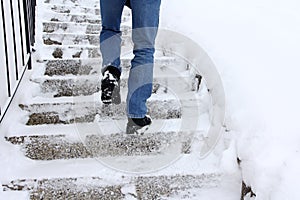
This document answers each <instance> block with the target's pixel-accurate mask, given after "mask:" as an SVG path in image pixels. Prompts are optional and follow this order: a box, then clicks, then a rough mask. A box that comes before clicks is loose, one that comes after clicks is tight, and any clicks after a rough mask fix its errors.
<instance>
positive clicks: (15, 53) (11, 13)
mask: <svg viewBox="0 0 300 200" xmlns="http://www.w3.org/2000/svg"><path fill="white" fill-rule="evenodd" d="M10 16H11V26H12V34H13V46H14V55H13V56H14V60H15V69H16V80H19V73H18V55H17V42H16V33H15V17H14V7H13V2H12V0H10Z"/></svg>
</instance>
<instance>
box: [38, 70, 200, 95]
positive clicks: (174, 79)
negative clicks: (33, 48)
mask: <svg viewBox="0 0 300 200" xmlns="http://www.w3.org/2000/svg"><path fill="white" fill-rule="evenodd" d="M123 74H124V76H125V77H126V75H125V74H126V73H125V72H124V73H123ZM32 81H34V82H35V83H38V84H39V87H40V91H41V92H42V94H41V96H48V97H50V96H51V97H64V96H88V95H94V94H95V93H97V92H100V86H101V76H100V75H90V76H71V77H69V76H67V77H63V76H62V77H57V76H55V77H47V76H45V77H41V78H38V79H32ZM193 83H194V80H193V77H192V76H178V75H174V76H172V75H164V74H162V75H161V76H154V78H153V93H157V90H158V89H160V90H161V89H162V88H164V90H165V93H169V91H170V90H171V91H172V92H175V93H177V92H188V91H192V90H193V88H194V84H193ZM127 85H128V79H127V78H122V77H121V80H120V87H121V89H122V92H127Z"/></svg>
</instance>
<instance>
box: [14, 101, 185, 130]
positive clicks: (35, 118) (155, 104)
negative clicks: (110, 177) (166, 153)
mask: <svg viewBox="0 0 300 200" xmlns="http://www.w3.org/2000/svg"><path fill="white" fill-rule="evenodd" d="M147 106H148V108H149V114H150V115H151V117H152V118H153V119H172V118H180V117H181V107H180V103H179V102H178V101H177V100H165V101H161V100H152V101H148V103H147ZM20 107H21V108H22V109H23V110H25V111H28V114H29V119H28V121H27V125H40V124H70V123H83V122H94V121H95V119H96V117H97V118H99V119H101V120H118V119H125V118H126V114H125V110H126V109H125V107H126V106H125V103H121V104H120V105H103V104H102V103H100V102H78V103H40V104H31V105H23V104H20Z"/></svg>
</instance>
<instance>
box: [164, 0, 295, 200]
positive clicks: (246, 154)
mask: <svg viewBox="0 0 300 200" xmlns="http://www.w3.org/2000/svg"><path fill="white" fill-rule="evenodd" d="M299 9H300V3H299V1H296V0H288V1H271V0H263V1H258V0H254V1H237V0H229V1H221V0H211V1H204V0H187V1H184V2H182V1H180V0H172V1H163V6H162V10H161V15H162V16H161V26H162V27H163V28H167V29H170V30H173V31H178V32H180V33H182V34H185V35H187V36H189V37H190V38H192V39H193V40H195V41H196V42H198V43H199V44H200V45H201V46H202V47H203V48H204V49H205V50H206V51H207V53H208V54H209V55H210V57H211V58H212V59H213V60H214V62H215V64H216V66H217V68H218V70H219V73H220V75H221V77H222V79H223V84H224V87H225V94H226V100H227V117H226V126H227V128H228V129H230V130H231V131H232V133H234V136H235V137H236V141H237V145H236V147H237V154H238V156H239V157H240V159H241V160H242V165H241V166H242V169H243V176H244V179H245V181H246V183H247V184H249V185H251V186H252V188H253V190H254V191H255V193H256V194H257V199H263V200H266V199H272V200H276V199H280V200H283V199H289V200H290V199H298V198H299V197H300V194H298V191H297V185H298V184H297V179H298V178H300V171H299V170H298V169H299V168H300V166H299V165H300V156H299V151H300V134H299V132H300V128H299V126H298V124H297V122H298V119H299V117H298V113H299V111H300V105H299V102H300V94H299V92H298V90H299V89H298V86H299V85H300V79H299V78H298V76H299V75H298V74H299V72H300V68H299V66H300V59H299V52H300V45H299V44H300V26H299V23H300V13H299V12H298V11H299Z"/></svg>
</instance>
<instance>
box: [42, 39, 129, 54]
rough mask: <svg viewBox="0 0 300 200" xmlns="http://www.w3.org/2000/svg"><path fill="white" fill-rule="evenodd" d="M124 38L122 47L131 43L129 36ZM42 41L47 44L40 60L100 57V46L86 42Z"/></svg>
mask: <svg viewBox="0 0 300 200" xmlns="http://www.w3.org/2000/svg"><path fill="white" fill-rule="evenodd" d="M123 38H124V39H126V40H123V41H122V43H121V46H122V48H125V46H128V44H129V43H131V39H130V38H129V37H123ZM44 42H46V43H47V42H48V43H49V44H53V45H47V46H44V52H43V53H42V54H40V57H41V59H42V60H45V59H49V60H51V59H72V58H81V59H88V58H101V53H100V47H99V46H94V45H90V46H88V45H87V44H86V45H84V44H82V45H61V44H60V43H59V42H57V41H53V40H46V41H45V40H44Z"/></svg>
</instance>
